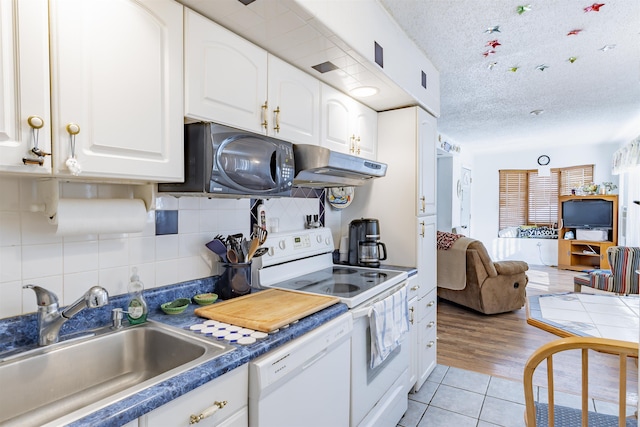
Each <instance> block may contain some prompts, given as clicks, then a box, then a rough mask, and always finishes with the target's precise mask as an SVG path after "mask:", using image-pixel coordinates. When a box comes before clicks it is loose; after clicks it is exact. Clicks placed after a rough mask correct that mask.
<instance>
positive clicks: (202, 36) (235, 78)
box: [184, 9, 269, 133]
mask: <svg viewBox="0 0 640 427" xmlns="http://www.w3.org/2000/svg"><path fill="white" fill-rule="evenodd" d="M184 86H185V116H186V117H188V118H192V119H196V120H203V121H213V122H216V123H221V124H225V125H230V126H234V127H238V128H242V129H246V130H250V131H253V132H259V133H264V132H266V130H267V126H268V122H267V119H268V116H269V114H268V110H267V108H268V105H267V52H266V51H265V50H263V49H261V48H259V47H258V46H256V45H254V44H253V43H251V42H248V41H247V40H245V39H243V38H242V37H240V36H237V35H236V34H234V33H232V32H230V31H228V30H227V29H225V28H223V27H221V26H220V25H218V24H216V23H215V22H213V21H211V20H209V19H207V18H205V17H203V16H201V15H199V14H197V13H196V12H193V11H191V10H189V9H186V10H185V83H184Z"/></svg>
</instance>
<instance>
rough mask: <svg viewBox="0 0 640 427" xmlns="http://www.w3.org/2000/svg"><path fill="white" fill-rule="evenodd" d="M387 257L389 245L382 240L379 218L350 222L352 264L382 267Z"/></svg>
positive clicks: (349, 260) (350, 262)
mask: <svg viewBox="0 0 640 427" xmlns="http://www.w3.org/2000/svg"><path fill="white" fill-rule="evenodd" d="M385 259H387V247H386V246H385V244H384V243H382V242H380V224H379V222H378V220H377V219H373V218H361V219H354V220H353V221H351V223H350V224H349V258H348V262H349V264H350V265H358V266H361V267H380V261H384V260H385Z"/></svg>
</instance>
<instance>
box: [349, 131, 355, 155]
mask: <svg viewBox="0 0 640 427" xmlns="http://www.w3.org/2000/svg"><path fill="white" fill-rule="evenodd" d="M349 141H351V142H350V143H349V152H350V153H355V152H356V142H355V141H356V136H355V135H351V138H349Z"/></svg>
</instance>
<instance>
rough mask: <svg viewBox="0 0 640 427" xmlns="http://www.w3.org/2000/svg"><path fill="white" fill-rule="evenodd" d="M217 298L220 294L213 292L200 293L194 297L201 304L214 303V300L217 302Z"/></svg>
mask: <svg viewBox="0 0 640 427" xmlns="http://www.w3.org/2000/svg"><path fill="white" fill-rule="evenodd" d="M217 299H218V294H212V293H208V294H198V295H196V296H195V297H193V300H194V301H195V302H196V303H197V304H199V305H209V304H213V303H214V302H216V300H217Z"/></svg>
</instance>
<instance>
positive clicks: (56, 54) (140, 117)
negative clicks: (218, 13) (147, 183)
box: [50, 0, 184, 181]
mask: <svg viewBox="0 0 640 427" xmlns="http://www.w3.org/2000/svg"><path fill="white" fill-rule="evenodd" d="M182 14H183V7H182V6H181V5H180V4H178V3H176V2H174V1H173V0H135V1H134V0H51V2H50V37H51V85H52V104H51V105H52V117H53V131H52V134H53V144H54V160H53V171H54V174H55V175H59V176H69V175H71V174H72V172H73V171H72V170H73V167H70V162H69V161H68V159H69V158H71V157H73V156H75V159H76V161H77V163H78V164H79V165H80V167H81V169H82V171H81V173H80V175H79V176H80V177H95V178H124V179H134V180H151V181H153V180H162V181H179V180H181V179H182V178H183V99H184V97H183V86H182V81H183V73H182V52H183V47H182V46H183V17H182ZM78 130H79V132H78V133H77V134H76V135H75V136H74V135H72V133H74V132H75V131H78Z"/></svg>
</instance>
